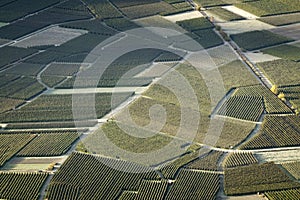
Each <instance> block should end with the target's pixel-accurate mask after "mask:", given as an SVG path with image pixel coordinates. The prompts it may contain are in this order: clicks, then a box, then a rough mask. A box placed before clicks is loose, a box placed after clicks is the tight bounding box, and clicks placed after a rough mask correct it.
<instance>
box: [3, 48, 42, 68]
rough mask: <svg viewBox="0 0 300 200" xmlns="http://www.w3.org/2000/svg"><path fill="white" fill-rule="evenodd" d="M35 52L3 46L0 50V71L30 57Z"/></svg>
mask: <svg viewBox="0 0 300 200" xmlns="http://www.w3.org/2000/svg"><path fill="white" fill-rule="evenodd" d="M36 52H37V51H36V50H34V49H25V48H18V47H11V46H5V47H2V48H0V57H1V59H0V69H3V68H5V67H6V65H8V64H12V63H14V62H16V61H18V60H21V59H23V58H25V57H27V56H30V55H32V54H34V53H36Z"/></svg>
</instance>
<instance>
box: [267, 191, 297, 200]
mask: <svg viewBox="0 0 300 200" xmlns="http://www.w3.org/2000/svg"><path fill="white" fill-rule="evenodd" d="M264 194H265V195H266V197H268V199H270V200H281V199H286V200H293V199H298V198H299V196H300V189H290V190H280V191H273V192H265V193H264Z"/></svg>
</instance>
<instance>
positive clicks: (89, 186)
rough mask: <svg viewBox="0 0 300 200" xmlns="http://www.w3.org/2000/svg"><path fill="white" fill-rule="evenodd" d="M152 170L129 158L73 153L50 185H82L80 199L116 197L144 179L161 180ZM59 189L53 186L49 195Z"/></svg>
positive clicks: (133, 189) (60, 197)
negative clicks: (115, 158)
mask: <svg viewBox="0 0 300 200" xmlns="http://www.w3.org/2000/svg"><path fill="white" fill-rule="evenodd" d="M83 163H84V164H83ZM148 170H149V169H148V168H147V167H142V166H139V165H137V164H133V163H130V162H127V161H122V160H114V159H110V158H103V157H99V156H93V155H88V154H81V153H73V154H71V156H70V157H69V158H68V159H67V160H66V161H65V162H64V164H63V165H62V166H61V168H60V170H59V171H58V172H57V173H56V174H55V175H54V177H53V179H52V180H51V183H50V185H52V184H67V185H72V186H73V188H74V187H75V188H77V187H79V188H80V194H79V196H78V199H91V198H95V199H115V198H116V197H117V196H118V195H119V194H120V193H121V192H122V190H124V189H125V190H130V191H137V190H138V188H139V186H140V183H141V181H142V180H143V179H147V180H158V175H157V174H156V173H155V172H154V171H148ZM129 171H133V172H140V173H130V172H129ZM94 183H97V184H94ZM56 190H57V189H55V188H53V187H52V189H50V190H49V192H48V196H49V197H51V196H53V195H54V194H57V191H56ZM63 195H64V197H62V196H63ZM70 195H71V194H70V193H69V194H66V193H62V194H61V196H56V198H57V199H63V198H65V199H70ZM52 199H53V198H52Z"/></svg>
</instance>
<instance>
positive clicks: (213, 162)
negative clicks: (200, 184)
mask: <svg viewBox="0 0 300 200" xmlns="http://www.w3.org/2000/svg"><path fill="white" fill-rule="evenodd" d="M222 154H223V152H220V151H212V152H210V153H209V154H208V155H207V156H205V157H204V158H200V159H197V160H195V161H193V162H191V163H190V164H188V165H187V166H186V168H188V169H196V170H212V171H218V161H219V159H220V157H221V156H222Z"/></svg>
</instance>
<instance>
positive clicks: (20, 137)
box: [0, 133, 35, 166]
mask: <svg viewBox="0 0 300 200" xmlns="http://www.w3.org/2000/svg"><path fill="white" fill-rule="evenodd" d="M34 137H35V135H31V134H26V133H25V134H0V138H1V143H0V166H3V165H4V164H5V163H6V162H7V161H8V160H9V159H11V158H12V157H13V156H14V155H15V154H17V153H18V152H19V151H20V150H21V149H22V148H23V147H24V146H25V145H26V144H28V143H29V142H30V141H31V140H32V139H34Z"/></svg>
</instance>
